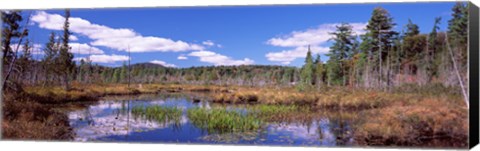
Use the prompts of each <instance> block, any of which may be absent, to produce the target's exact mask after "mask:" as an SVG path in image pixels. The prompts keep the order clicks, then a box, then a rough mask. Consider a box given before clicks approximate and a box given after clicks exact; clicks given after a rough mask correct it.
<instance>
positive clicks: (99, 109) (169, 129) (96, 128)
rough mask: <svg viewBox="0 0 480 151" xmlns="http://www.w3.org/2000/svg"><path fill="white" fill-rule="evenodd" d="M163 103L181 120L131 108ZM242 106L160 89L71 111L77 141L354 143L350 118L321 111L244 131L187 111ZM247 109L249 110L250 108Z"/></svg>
mask: <svg viewBox="0 0 480 151" xmlns="http://www.w3.org/2000/svg"><path fill="white" fill-rule="evenodd" d="M148 106H164V107H177V108H179V109H181V110H182V116H181V118H180V122H176V123H173V122H172V123H168V122H167V123H159V122H156V121H153V120H148V119H145V118H138V117H135V116H134V115H133V114H132V108H135V107H148ZM198 107H199V108H205V109H211V108H213V107H217V108H218V107H220V108H227V109H239V108H241V107H242V105H233V104H229V105H224V104H223V105H222V104H215V103H211V102H208V101H200V102H198V101H193V100H192V94H158V95H140V96H122V97H105V98H103V99H102V101H99V102H96V103H94V104H89V105H88V106H87V107H86V108H82V109H77V110H74V111H70V112H69V113H68V116H69V119H70V125H71V126H72V127H73V128H74V131H75V133H76V136H75V141H95V142H145V143H194V144H244V145H281V146H352V145H354V144H355V143H354V140H353V138H352V133H351V130H350V127H349V122H348V121H339V120H335V119H329V118H327V117H321V116H320V117H318V118H314V119H311V120H309V121H308V122H305V121H303V122H299V121H298V122H297V121H289V122H274V123H265V125H264V126H263V127H262V128H261V129H259V130H256V131H252V132H248V133H247V132H245V133H222V134H216V133H213V132H212V133H209V132H208V131H207V130H205V129H202V128H199V127H196V126H195V125H194V124H193V123H192V122H191V121H190V120H189V119H188V117H187V110H188V109H190V108H198ZM247 112H248V110H247Z"/></svg>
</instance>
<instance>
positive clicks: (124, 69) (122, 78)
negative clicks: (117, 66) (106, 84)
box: [119, 62, 128, 83]
mask: <svg viewBox="0 0 480 151" xmlns="http://www.w3.org/2000/svg"><path fill="white" fill-rule="evenodd" d="M127 70H128V69H127V63H126V62H123V65H122V69H121V71H120V75H119V76H120V77H119V80H120V81H119V82H120V83H124V82H126V81H127Z"/></svg>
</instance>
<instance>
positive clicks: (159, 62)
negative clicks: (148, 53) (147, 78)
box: [150, 60, 177, 67]
mask: <svg viewBox="0 0 480 151" xmlns="http://www.w3.org/2000/svg"><path fill="white" fill-rule="evenodd" d="M150 63H153V64H158V65H162V66H164V67H177V66H176V65H174V64H169V63H166V62H165V61H162V60H152V61H150Z"/></svg>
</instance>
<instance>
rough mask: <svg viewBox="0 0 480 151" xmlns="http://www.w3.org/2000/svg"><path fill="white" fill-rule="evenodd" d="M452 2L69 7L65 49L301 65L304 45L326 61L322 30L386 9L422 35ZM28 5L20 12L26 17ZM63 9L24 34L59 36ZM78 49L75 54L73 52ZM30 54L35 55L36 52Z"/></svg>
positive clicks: (110, 59) (100, 56) (167, 59)
mask: <svg viewBox="0 0 480 151" xmlns="http://www.w3.org/2000/svg"><path fill="white" fill-rule="evenodd" d="M453 5H454V3H446V2H441V3H438V2H437V3H383V4H324V5H286V6H235V7H233V6H231V7H177V8H135V9H125V8H124V9H74V10H71V24H72V25H71V30H72V33H73V35H74V37H72V38H71V39H72V43H73V44H74V45H73V46H72V52H73V53H74V55H75V58H77V59H81V58H85V57H87V56H88V52H89V51H90V52H94V54H93V55H92V56H91V59H92V60H93V61H94V62H97V63H98V64H101V65H107V66H119V65H121V64H122V63H123V61H124V60H126V59H128V53H127V51H126V50H127V49H128V48H129V49H130V50H131V59H132V63H140V62H153V63H158V64H163V65H167V66H175V67H191V66H209V65H239V64H262V65H288V66H301V65H302V64H303V61H304V54H305V51H306V49H307V45H311V49H312V51H313V52H314V53H319V54H321V55H322V60H327V59H328V58H326V57H325V55H324V54H325V53H326V52H328V47H329V46H330V44H331V43H330V42H328V41H327V40H328V38H329V35H328V32H331V31H332V30H333V29H334V26H335V24H338V23H342V22H346V23H352V26H354V31H356V32H357V33H360V34H361V33H362V30H361V29H363V27H364V25H365V23H367V22H368V20H369V19H370V17H371V13H372V11H373V8H375V7H377V6H381V7H383V8H385V9H387V10H388V11H389V12H390V14H391V16H392V17H393V18H394V22H395V23H397V27H395V30H396V31H400V30H401V29H402V27H403V26H404V25H405V24H406V23H407V22H408V19H409V18H410V19H411V20H412V21H413V22H414V23H416V24H418V25H419V27H420V31H421V32H422V33H428V32H430V31H431V29H432V27H433V22H434V18H435V17H438V16H440V17H442V22H441V25H440V27H441V30H442V31H443V30H446V28H447V25H448V20H449V19H450V18H451V16H450V14H451V8H452V7H453ZM28 12H29V11H24V15H25V16H27V14H28ZM60 15H62V16H63V15H64V10H40V11H34V12H32V21H31V22H32V24H30V27H29V28H30V29H31V31H30V36H29V38H30V39H31V40H32V41H33V42H34V43H37V44H40V45H38V47H41V46H43V45H44V44H45V43H46V42H47V40H48V35H49V33H50V32H51V31H54V32H56V33H58V34H61V33H62V32H61V27H62V26H63V25H62V23H63V18H62V17H61V16H60ZM79 53H82V54H79ZM37 57H41V56H40V55H38V56H37Z"/></svg>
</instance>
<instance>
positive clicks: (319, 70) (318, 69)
mask: <svg viewBox="0 0 480 151" xmlns="http://www.w3.org/2000/svg"><path fill="white" fill-rule="evenodd" d="M314 65H315V70H314V71H315V73H314V79H315V80H314V82H315V85H316V86H317V88H320V87H321V86H322V84H323V74H324V67H323V63H322V59H321V58H320V54H317V58H316V59H315V61H314Z"/></svg>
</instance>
